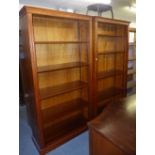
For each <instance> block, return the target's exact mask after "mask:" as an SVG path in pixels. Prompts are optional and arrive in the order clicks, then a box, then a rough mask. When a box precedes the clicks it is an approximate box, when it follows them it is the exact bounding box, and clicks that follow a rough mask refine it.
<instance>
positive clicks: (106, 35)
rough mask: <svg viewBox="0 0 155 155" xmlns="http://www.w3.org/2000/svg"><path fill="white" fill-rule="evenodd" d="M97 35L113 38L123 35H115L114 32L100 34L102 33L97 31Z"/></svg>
mask: <svg viewBox="0 0 155 155" xmlns="http://www.w3.org/2000/svg"><path fill="white" fill-rule="evenodd" d="M98 36H101V37H113V38H124V36H121V35H115V34H113V35H112V34H102V33H98Z"/></svg>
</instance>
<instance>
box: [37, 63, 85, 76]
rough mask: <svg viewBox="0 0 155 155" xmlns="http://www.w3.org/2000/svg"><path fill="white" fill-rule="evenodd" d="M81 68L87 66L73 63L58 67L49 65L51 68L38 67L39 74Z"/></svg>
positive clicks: (57, 65)
mask: <svg viewBox="0 0 155 155" xmlns="http://www.w3.org/2000/svg"><path fill="white" fill-rule="evenodd" d="M81 66H87V64H86V63H84V62H71V63H63V64H56V65H49V66H41V67H38V72H39V73H41V72H49V71H56V70H63V69H70V68H76V67H81Z"/></svg>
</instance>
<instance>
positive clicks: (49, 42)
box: [35, 41, 88, 44]
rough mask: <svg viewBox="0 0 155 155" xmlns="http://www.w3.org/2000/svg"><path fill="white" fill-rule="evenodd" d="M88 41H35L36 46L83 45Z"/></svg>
mask: <svg viewBox="0 0 155 155" xmlns="http://www.w3.org/2000/svg"><path fill="white" fill-rule="evenodd" d="M81 43H88V42H87V41H35V44H81Z"/></svg>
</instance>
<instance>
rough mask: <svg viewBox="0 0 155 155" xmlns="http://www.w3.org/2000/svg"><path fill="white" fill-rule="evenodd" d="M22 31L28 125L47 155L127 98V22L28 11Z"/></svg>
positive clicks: (23, 16)
mask: <svg viewBox="0 0 155 155" xmlns="http://www.w3.org/2000/svg"><path fill="white" fill-rule="evenodd" d="M20 27H21V34H22V40H23V49H24V50H23V53H22V66H21V67H22V71H23V75H24V76H23V81H24V82H23V83H24V98H25V102H26V107H27V112H28V120H29V124H30V126H31V128H32V136H33V138H32V139H33V141H34V143H35V145H36V147H37V149H38V151H39V153H40V155H44V154H45V153H47V152H48V151H50V150H52V149H54V148H56V147H57V146H59V145H61V144H63V143H64V142H66V141H68V140H70V139H71V138H73V137H75V136H76V135H78V134H80V133H81V132H83V131H84V130H86V129H87V122H88V121H89V120H91V119H92V118H93V117H95V116H96V115H97V114H98V111H101V110H102V109H103V105H104V104H103V103H109V102H112V101H113V100H116V99H119V98H120V97H123V96H124V95H125V91H124V88H125V89H126V81H127V53H128V22H125V21H120V20H112V19H106V18H102V17H91V16H86V15H80V14H75V13H66V12H62V11H56V10H49V9H42V8H34V7H27V6H25V7H23V8H22V10H21V11H20ZM92 36H93V37H92ZM109 99H110V100H109Z"/></svg>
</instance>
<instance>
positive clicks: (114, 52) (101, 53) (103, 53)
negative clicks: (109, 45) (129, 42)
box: [98, 51, 125, 55]
mask: <svg viewBox="0 0 155 155" xmlns="http://www.w3.org/2000/svg"><path fill="white" fill-rule="evenodd" d="M121 53H125V52H124V51H104V52H98V55H107V54H121Z"/></svg>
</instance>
